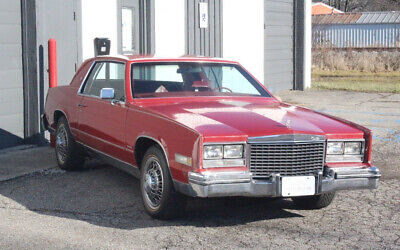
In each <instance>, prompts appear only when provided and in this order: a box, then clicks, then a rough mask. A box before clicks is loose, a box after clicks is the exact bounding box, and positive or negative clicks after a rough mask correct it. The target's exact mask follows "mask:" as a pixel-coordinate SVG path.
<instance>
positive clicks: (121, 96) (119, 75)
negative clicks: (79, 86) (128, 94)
mask: <svg viewBox="0 0 400 250" xmlns="http://www.w3.org/2000/svg"><path fill="white" fill-rule="evenodd" d="M102 88H113V89H114V91H115V99H116V100H119V101H125V64H124V63H117V62H98V63H96V64H95V65H94V67H93V69H92V70H91V72H90V74H89V76H88V78H87V80H86V83H85V86H84V88H83V90H82V92H81V93H82V94H84V95H88V96H94V97H100V91H101V89H102Z"/></svg>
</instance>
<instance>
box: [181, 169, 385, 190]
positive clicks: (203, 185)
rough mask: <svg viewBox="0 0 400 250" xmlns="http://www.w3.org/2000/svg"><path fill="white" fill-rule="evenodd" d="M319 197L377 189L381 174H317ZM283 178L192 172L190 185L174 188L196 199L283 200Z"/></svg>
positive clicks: (371, 171)
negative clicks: (327, 194)
mask: <svg viewBox="0 0 400 250" xmlns="http://www.w3.org/2000/svg"><path fill="white" fill-rule="evenodd" d="M315 177H316V178H315V180H316V183H315V185H316V186H315V190H316V194H322V193H326V192H332V191H338V190H351V189H376V188H377V187H378V183H379V178H380V177H381V172H380V171H379V169H378V168H377V167H370V168H352V167H345V168H326V169H325V175H323V173H322V171H321V172H319V173H316V174H315ZM281 180H282V177H281V176H280V175H279V174H277V175H274V176H272V177H271V178H269V179H253V178H252V176H251V173H249V172H203V173H197V172H190V173H189V184H182V183H178V182H175V188H176V189H177V190H179V191H180V192H182V193H184V194H186V195H189V196H193V197H224V196H248V197H282V184H281Z"/></svg>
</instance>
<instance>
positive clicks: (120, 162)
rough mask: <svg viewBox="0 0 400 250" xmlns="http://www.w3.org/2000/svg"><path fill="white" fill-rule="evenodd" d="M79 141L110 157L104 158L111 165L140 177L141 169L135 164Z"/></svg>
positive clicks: (90, 148)
mask: <svg viewBox="0 0 400 250" xmlns="http://www.w3.org/2000/svg"><path fill="white" fill-rule="evenodd" d="M77 143H79V144H80V145H81V146H82V147H84V148H87V149H89V150H92V151H94V152H95V153H97V154H100V155H102V156H103V157H106V158H108V159H104V160H105V161H106V162H107V163H109V164H110V165H112V166H114V167H116V168H118V169H120V170H122V171H124V172H127V173H128V174H131V175H133V176H135V177H136V178H140V170H139V168H138V167H136V166H134V165H132V164H130V163H128V162H125V161H123V160H120V159H118V158H115V157H113V156H111V155H109V154H106V153H104V152H102V151H100V150H97V149H95V148H92V147H90V146H88V145H86V144H84V143H82V142H77ZM109 159H112V161H110V160H109Z"/></svg>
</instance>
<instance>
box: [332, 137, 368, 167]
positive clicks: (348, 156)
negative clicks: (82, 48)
mask: <svg viewBox="0 0 400 250" xmlns="http://www.w3.org/2000/svg"><path fill="white" fill-rule="evenodd" d="M363 161H364V141H363V140H360V141H331V142H329V141H328V143H327V146H326V162H363Z"/></svg>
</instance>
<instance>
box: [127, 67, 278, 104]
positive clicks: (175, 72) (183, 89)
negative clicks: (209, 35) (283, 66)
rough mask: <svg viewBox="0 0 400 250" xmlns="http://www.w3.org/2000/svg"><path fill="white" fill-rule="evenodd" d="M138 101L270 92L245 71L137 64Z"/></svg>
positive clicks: (134, 69) (135, 86)
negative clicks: (154, 98) (142, 99)
mask: <svg viewBox="0 0 400 250" xmlns="http://www.w3.org/2000/svg"><path fill="white" fill-rule="evenodd" d="M132 76H133V77H132V89H133V94H134V97H135V98H152V97H180V96H260V97H270V95H269V94H268V92H267V91H265V89H264V88H262V87H261V86H260V84H259V83H258V82H257V81H256V80H255V79H254V78H252V77H251V76H250V75H249V74H248V73H247V72H246V71H245V70H244V69H243V68H241V67H239V66H238V65H233V64H221V63H193V62H179V63H135V64H133V65H132Z"/></svg>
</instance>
